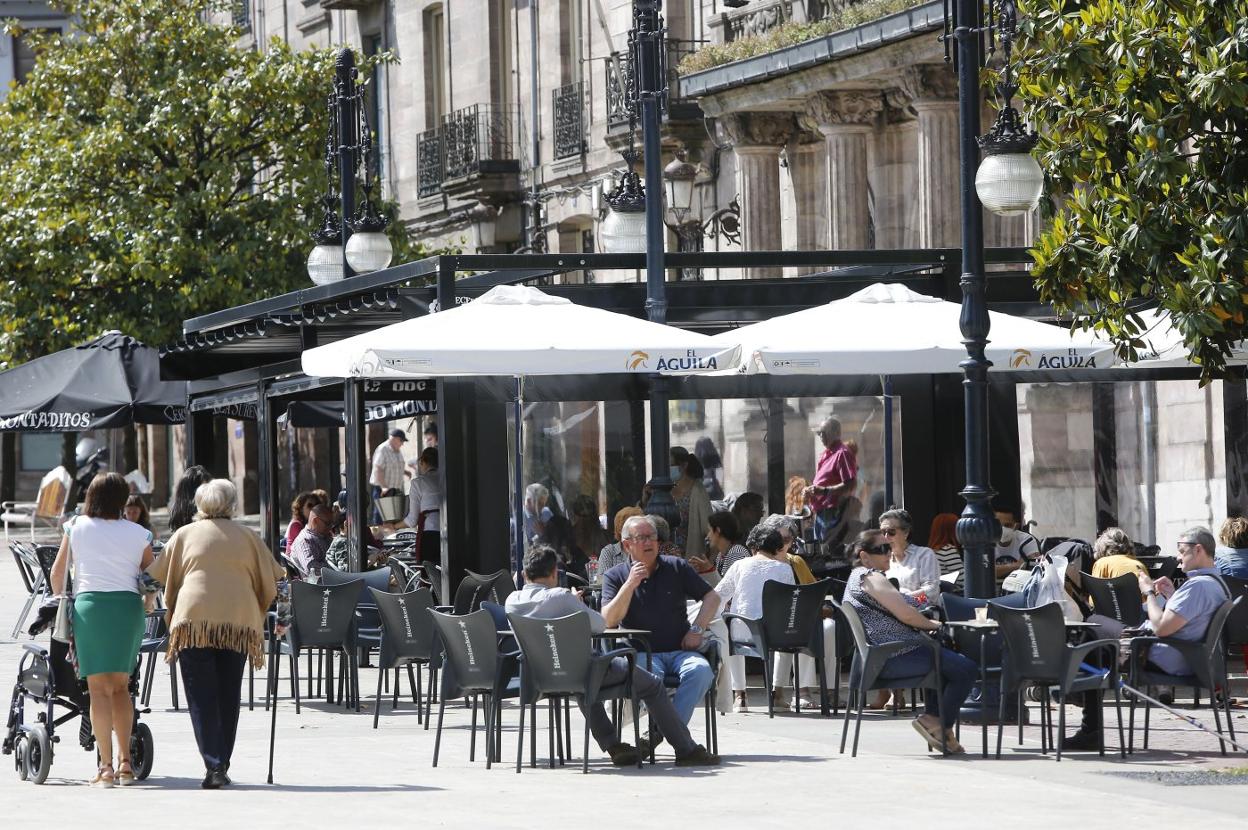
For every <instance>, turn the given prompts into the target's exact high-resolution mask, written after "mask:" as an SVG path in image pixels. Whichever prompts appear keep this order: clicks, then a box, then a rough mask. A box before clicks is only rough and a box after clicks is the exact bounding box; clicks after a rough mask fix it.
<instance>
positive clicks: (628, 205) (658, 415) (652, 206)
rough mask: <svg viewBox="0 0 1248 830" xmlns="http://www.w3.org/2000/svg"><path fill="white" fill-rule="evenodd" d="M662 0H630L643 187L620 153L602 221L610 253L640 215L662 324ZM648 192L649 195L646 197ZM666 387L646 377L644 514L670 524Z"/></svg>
mask: <svg viewBox="0 0 1248 830" xmlns="http://www.w3.org/2000/svg"><path fill="white" fill-rule="evenodd" d="M662 6H663V3H662V0H633V28H632V30H631V31H630V32H629V33H628V45H629V69H630V71H629V73H628V79H627V83H628V89H627V90H626V91H625V95H626V97H627V98H628V100H629V105H630V118H629V122H630V123H629V131H630V140H631V132H632V126H633V120H634V119H635V118H638V117H639V118H640V120H641V137H642V151H643V153H644V160H645V186H644V188H643V187H642V184H641V182H640V181H639V180H638V177H637V174H636V173H635V172H633V163H634V162H635V161H636V154H635V153H634V152H633V150H632V147H631V146H630V147H629V150H628V152H627V153H625V156H624V158H625V160H626V161H627V162H628V169H627V170H626V171H625V173H624V175H623V176H622V177H621V179H620V184H619V186H618V187H617V188H616V190H615V191H614V192H613V193H612V194H611V195H609V196H608V197H607V202H608V204H609V205H610V206H611V211H610V214H609V215H608V216H607V219H606V221H604V223H603V228H602V236H603V243H604V247H606V249H607V250H608V251H610V252H614V253H622V252H626V251H636V250H637V245H638V243H639V242H640V239H641V236H640V235H639V234H637V233H636V231H637V229H638V228H637V225H638V224H640V220H642V219H643V218H644V223H645V237H644V238H645V253H646V317H647V318H648V319H649V320H651V321H652V322H655V323H666V322H667V286H666V275H665V272H664V267H663V243H664V234H665V233H666V228H665V226H664V224H663V198H662V194H663V155H662V149H661V148H660V146H659V122H660V119H661V118H662V114H663V111H664V109H665V108H666V106H667V72H666V68H665V66H664V63H665V49H664V35H665V32H664V29H663V19H662V17H661V16H660V14H659V12H660V11H661V10H662ZM647 194H648V195H649V198H646V196H647ZM667 405H668V386H667V378H665V377H663V376H661V375H651V376H650V469H651V471H652V473H653V475H652V476H651V477H650V501H649V502H648V503H647V504H646V512H647V513H652V514H654V515H656V516H662V517H663V518H665V519H667V521H668V523H669V524H672V525H673V526H674V525H675V524H676V523H677V522H678V521H679V513H678V512H677V510H676V503H675V502H674V501H672V484H673V482H672V479H671V477H670V476H669V475H668V446H669V445H668V429H669V424H668V412H667Z"/></svg>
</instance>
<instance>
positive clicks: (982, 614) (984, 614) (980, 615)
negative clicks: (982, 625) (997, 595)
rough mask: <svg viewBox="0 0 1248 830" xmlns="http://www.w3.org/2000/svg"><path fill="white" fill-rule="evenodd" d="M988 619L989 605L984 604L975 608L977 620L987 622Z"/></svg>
mask: <svg viewBox="0 0 1248 830" xmlns="http://www.w3.org/2000/svg"><path fill="white" fill-rule="evenodd" d="M987 621H988V607H987V606H982V607H980V608H976V609H975V622H987Z"/></svg>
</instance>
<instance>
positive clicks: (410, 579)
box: [389, 556, 429, 594]
mask: <svg viewBox="0 0 1248 830" xmlns="http://www.w3.org/2000/svg"><path fill="white" fill-rule="evenodd" d="M389 565H390V578H391V579H393V580H394V584H395V585H397V586H398V593H400V594H409V593H411V592H412V591H415V590H416V589H417V588H426V589H427V588H428V587H429V586H428V585H427V584H422V580H423V575H422V573H421V572H420V571H419V570H417V569H416V568H413V567H412V566H411V565H408V564H407V563H406V562H401V561H399V560H398V559H396V558H395V557H393V556H392V557H390V562H389Z"/></svg>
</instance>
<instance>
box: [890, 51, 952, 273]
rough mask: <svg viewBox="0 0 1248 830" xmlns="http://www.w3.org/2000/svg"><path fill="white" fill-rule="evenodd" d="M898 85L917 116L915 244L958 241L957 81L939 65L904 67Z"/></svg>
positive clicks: (946, 245)
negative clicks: (917, 236)
mask: <svg viewBox="0 0 1248 830" xmlns="http://www.w3.org/2000/svg"><path fill="white" fill-rule="evenodd" d="M900 84H901V88H902V90H903V91H904V92H905V94H906V95H907V96H908V97H909V98H910V107H911V108H912V109H913V110H914V112H915V115H916V116H917V118H918V142H919V146H918V157H919V203H920V205H921V210H920V215H919V244H920V245H921V246H922V247H924V248H956V247H957V246H958V245H959V244H960V238H961V236H960V234H961V215H962V214H961V208H960V206H959V200H958V152H957V150H958V80H957V77H956V76H955V75H954V74H953V72H952V71H950V69H949V67H947V66H943V65H932V64H918V65H916V66H910V67H907V68H906V70H905V71H904V72H903V73H902V76H901V79H900Z"/></svg>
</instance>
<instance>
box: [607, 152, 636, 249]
mask: <svg viewBox="0 0 1248 830" xmlns="http://www.w3.org/2000/svg"><path fill="white" fill-rule="evenodd" d="M624 159H625V161H627V162H628V169H627V170H625V171H624V173H623V174H622V175H621V176H620V183H619V185H617V186H616V188H615V190H613V191H612V192H611V193H609V194H607V197H606V200H607V205H608V206H609V208H610V209H609V210H608V211H607V216H606V218H605V219H604V220H603V222H602V230H601V231H600V235H601V237H602V248H603V250H604V251H606V252H607V253H609V254H642V253H645V252H646V192H645V190H644V189H643V188H642V186H641V180H640V179H639V178H638V177H637V173H636V172H635V171H634V170H633V162H634V160H635V159H636V153H634V152H633V151H632V150H629V151H627V152H625V154H624Z"/></svg>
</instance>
